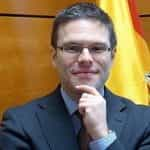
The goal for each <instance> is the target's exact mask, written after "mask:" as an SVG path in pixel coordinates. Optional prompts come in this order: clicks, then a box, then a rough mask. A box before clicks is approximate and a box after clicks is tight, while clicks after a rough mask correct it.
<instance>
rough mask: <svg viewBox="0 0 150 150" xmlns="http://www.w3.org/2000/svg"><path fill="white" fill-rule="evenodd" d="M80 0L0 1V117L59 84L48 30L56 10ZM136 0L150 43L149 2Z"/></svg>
mask: <svg viewBox="0 0 150 150" xmlns="http://www.w3.org/2000/svg"><path fill="white" fill-rule="evenodd" d="M79 1H91V2H94V3H95V1H94V0H61V1H59V2H58V1H56V0H44V1H43V0H21V1H18V0H4V1H1V2H0V117H1V115H2V113H3V112H4V111H5V110H6V109H7V108H9V107H12V106H16V105H20V104H23V103H26V102H27V101H30V100H31V99H33V98H37V97H40V96H43V95H45V94H48V93H49V92H50V91H52V90H53V89H54V88H55V87H56V85H57V84H58V82H59V81H58V77H57V75H56V72H55V70H54V68H53V67H52V64H51V55H50V52H51V50H50V44H49V43H50V42H49V41H50V34H51V25H52V22H53V19H54V17H55V15H56V13H57V12H58V11H59V10H60V9H62V8H64V7H66V6H68V5H70V4H72V3H74V2H79ZM147 3H148V2H147V0H137V4H138V5H137V6H138V11H139V15H140V19H141V23H142V26H143V29H144V33H145V34H144V36H145V39H146V40H147V42H148V45H150V5H148V4H147Z"/></svg>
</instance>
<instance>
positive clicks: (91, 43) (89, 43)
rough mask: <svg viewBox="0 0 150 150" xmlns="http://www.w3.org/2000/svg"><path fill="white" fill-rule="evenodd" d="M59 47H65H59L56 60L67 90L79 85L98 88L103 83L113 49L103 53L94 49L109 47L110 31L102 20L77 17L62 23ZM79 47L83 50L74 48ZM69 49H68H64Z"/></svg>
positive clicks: (54, 56)
mask: <svg viewBox="0 0 150 150" xmlns="http://www.w3.org/2000/svg"><path fill="white" fill-rule="evenodd" d="M57 47H63V48H64V49H63V50H61V48H57V49H56V50H55V51H54V54H53V60H54V63H55V65H56V68H57V70H58V73H59V76H60V80H61V84H62V86H63V87H64V89H65V90H66V91H69V90H70V89H75V86H77V85H89V86H93V87H95V88H101V87H103V86H104V83H105V81H106V80H107V78H108V74H109V69H110V67H111V64H112V60H113V56H114V51H108V50H106V51H102V52H100V53H99V52H96V51H95V52H94V51H92V50H93V49H94V50H95V49H97V47H98V48H99V47H100V48H101V47H102V48H103V47H104V48H106V49H107V48H110V41H109V33H108V30H107V29H106V27H105V26H104V25H103V24H101V23H100V22H98V21H93V20H85V19H78V20H74V21H70V22H69V23H66V24H64V25H61V26H60V28H59V30H58V41H57ZM78 47H79V48H80V47H83V49H82V51H81V52H78V50H77V52H74V49H75V50H76V49H77V48H78ZM88 48H89V49H88ZM90 48H91V50H90ZM104 48H103V49H104ZM66 49H67V50H68V51H65V50H66ZM69 49H73V51H72V50H69Z"/></svg>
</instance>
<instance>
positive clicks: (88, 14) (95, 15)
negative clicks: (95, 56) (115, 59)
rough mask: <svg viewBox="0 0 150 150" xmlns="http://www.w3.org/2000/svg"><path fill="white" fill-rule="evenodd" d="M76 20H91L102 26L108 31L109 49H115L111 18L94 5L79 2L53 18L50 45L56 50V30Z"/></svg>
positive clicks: (115, 42) (115, 40)
mask: <svg viewBox="0 0 150 150" xmlns="http://www.w3.org/2000/svg"><path fill="white" fill-rule="evenodd" d="M77 19H92V20H96V21H99V22H100V23H102V24H104V25H105V27H106V28H107V29H108V31H109V37H110V44H111V45H110V48H111V49H113V48H115V47H116V44H117V39H116V34H115V31H114V25H113V22H112V20H111V18H110V17H109V16H108V14H107V13H106V12H104V11H103V10H102V9H101V8H99V7H97V6H96V5H95V4H94V3H88V2H81V3H76V4H73V5H71V6H70V7H68V8H66V9H64V10H62V11H61V12H60V13H59V14H58V15H57V16H56V18H55V20H54V23H53V27H52V36H51V45H52V46H53V47H54V48H56V47H57V40H58V30H59V27H60V26H61V25H62V24H66V23H68V22H69V21H72V20H77Z"/></svg>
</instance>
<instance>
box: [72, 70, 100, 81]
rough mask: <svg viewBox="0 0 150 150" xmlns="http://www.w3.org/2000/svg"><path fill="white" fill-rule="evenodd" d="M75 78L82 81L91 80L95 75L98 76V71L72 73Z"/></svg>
mask: <svg viewBox="0 0 150 150" xmlns="http://www.w3.org/2000/svg"><path fill="white" fill-rule="evenodd" d="M71 73H72V74H73V75H74V76H76V77H79V78H82V79H90V78H91V77H93V75H96V74H98V71H95V70H78V71H72V72H71Z"/></svg>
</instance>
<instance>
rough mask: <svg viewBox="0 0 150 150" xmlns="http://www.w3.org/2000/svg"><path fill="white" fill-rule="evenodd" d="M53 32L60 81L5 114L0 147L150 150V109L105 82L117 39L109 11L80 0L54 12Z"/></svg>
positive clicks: (54, 54)
mask: <svg viewBox="0 0 150 150" xmlns="http://www.w3.org/2000/svg"><path fill="white" fill-rule="evenodd" d="M52 31H53V32H52V41H51V43H52V46H53V54H52V56H53V64H54V65H55V67H56V68H57V70H58V74H59V76H60V80H61V86H59V87H58V88H57V89H56V90H55V91H54V92H53V93H52V94H50V95H48V96H45V97H42V98H39V99H38V100H34V101H33V102H31V103H29V104H26V105H24V106H21V107H17V108H14V109H10V110H8V111H7V112H6V113H5V114H4V117H3V121H2V127H1V131H0V149H2V150H18V149H21V150H23V149H24V150H31V149H32V150H79V149H82V150H83V149H90V150H105V149H107V150H137V149H138V150H150V117H149V114H150V109H149V108H147V107H144V106H137V105H135V104H133V103H132V102H130V101H129V100H127V99H125V98H122V97H119V96H116V95H114V94H112V93H111V92H110V91H109V90H108V89H107V88H106V87H105V86H104V83H105V82H106V80H107V78H108V75H109V71H110V68H111V66H112V63H113V60H114V57H115V53H116V50H115V48H116V43H117V42H116V35H115V32H114V28H113V24H112V21H111V19H110V18H109V16H108V15H107V14H106V13H105V12H103V11H102V10H101V9H99V8H98V7H96V6H95V5H94V4H91V3H78V4H75V5H72V6H71V7H69V8H67V9H65V10H63V11H61V12H60V13H59V14H58V15H57V16H56V19H55V22H54V25H53V30H52ZM83 147H84V148H83Z"/></svg>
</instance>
